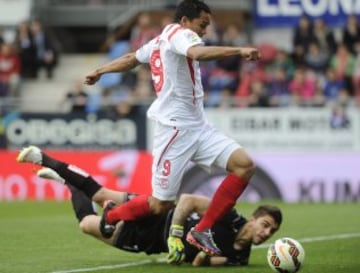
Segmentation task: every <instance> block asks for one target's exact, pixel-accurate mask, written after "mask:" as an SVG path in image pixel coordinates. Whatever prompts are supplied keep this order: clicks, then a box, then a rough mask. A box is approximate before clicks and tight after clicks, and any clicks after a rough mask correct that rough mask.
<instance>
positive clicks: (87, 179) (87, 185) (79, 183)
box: [42, 153, 101, 199]
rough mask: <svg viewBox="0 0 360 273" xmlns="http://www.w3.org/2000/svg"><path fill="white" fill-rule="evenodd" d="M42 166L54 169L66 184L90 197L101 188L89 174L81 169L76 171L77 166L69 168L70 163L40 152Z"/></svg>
mask: <svg viewBox="0 0 360 273" xmlns="http://www.w3.org/2000/svg"><path fill="white" fill-rule="evenodd" d="M42 166H45V167H49V168H51V169H53V170H54V171H56V172H57V173H58V174H59V175H60V176H61V177H62V178H64V179H65V181H66V184H70V185H72V186H74V187H76V188H78V189H79V190H81V191H83V192H84V193H85V194H86V196H87V197H89V198H90V199H91V198H92V197H93V196H94V194H95V193H96V192H97V191H98V190H99V189H100V188H101V185H99V184H98V183H97V182H96V181H95V180H94V179H93V178H92V177H91V176H90V175H87V176H86V174H84V173H83V172H82V171H78V169H79V168H77V167H73V168H69V166H70V165H68V164H66V163H64V162H61V161H59V160H56V159H54V158H51V157H50V156H48V155H46V154H44V153H42Z"/></svg>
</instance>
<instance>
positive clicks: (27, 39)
mask: <svg viewBox="0 0 360 273" xmlns="http://www.w3.org/2000/svg"><path fill="white" fill-rule="evenodd" d="M57 61H58V50H57V49H56V45H55V42H54V40H53V38H52V37H51V35H50V34H49V33H48V32H47V30H46V28H45V27H44V26H43V25H42V23H41V22H40V21H38V20H33V21H31V22H21V23H20V24H18V25H17V26H16V30H15V31H14V33H13V35H5V33H4V32H2V31H1V30H0V98H1V97H17V96H18V95H19V88H20V85H21V82H22V81H23V80H26V79H37V78H38V76H39V72H40V71H41V70H44V72H45V74H46V77H47V78H48V79H52V77H53V72H54V68H55V66H56V65H57Z"/></svg>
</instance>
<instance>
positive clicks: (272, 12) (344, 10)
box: [253, 0, 360, 27]
mask: <svg viewBox="0 0 360 273" xmlns="http://www.w3.org/2000/svg"><path fill="white" fill-rule="evenodd" d="M253 3H254V8H253V11H254V14H253V18H254V22H255V25H256V26H257V27H294V26H296V25H297V23H298V21H299V18H300V16H302V15H307V16H308V17H309V18H311V19H314V18H319V17H321V18H323V19H324V21H325V22H326V24H328V25H329V26H332V27H336V26H338V27H339V26H343V25H344V24H345V22H346V19H347V17H348V15H350V14H354V15H356V16H358V17H359V19H360V0H255V1H254V2H253Z"/></svg>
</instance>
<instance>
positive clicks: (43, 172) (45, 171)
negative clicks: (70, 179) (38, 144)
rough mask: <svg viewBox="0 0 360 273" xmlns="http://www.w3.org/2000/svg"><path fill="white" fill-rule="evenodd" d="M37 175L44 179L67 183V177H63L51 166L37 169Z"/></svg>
mask: <svg viewBox="0 0 360 273" xmlns="http://www.w3.org/2000/svg"><path fill="white" fill-rule="evenodd" d="M36 175H37V176H39V177H41V178H44V179H51V180H55V181H58V182H61V183H63V184H65V179H64V178H62V177H61V176H60V175H59V174H58V173H57V172H56V171H54V170H53V169H50V168H42V169H40V170H38V171H37V173H36Z"/></svg>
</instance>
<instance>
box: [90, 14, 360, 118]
mask: <svg viewBox="0 0 360 273" xmlns="http://www.w3.org/2000/svg"><path fill="white" fill-rule="evenodd" d="M170 22H171V18H170V17H164V18H163V20H161V21H160V23H159V24H155V25H154V24H153V21H152V20H151V18H150V16H149V14H147V13H143V14H140V15H139V16H138V18H137V21H136V24H135V25H134V26H133V27H132V29H131V33H130V37H127V38H124V35H123V33H124V30H123V29H122V28H120V29H119V30H118V31H117V32H115V33H114V34H113V35H112V36H111V37H110V38H109V40H108V41H107V42H106V46H107V49H108V52H107V54H108V55H107V58H108V59H109V60H112V59H114V58H117V57H118V56H120V55H122V54H124V53H126V52H128V51H133V50H136V49H137V48H139V47H140V46H141V45H142V44H144V43H145V42H147V41H149V40H150V39H152V38H154V37H155V36H157V35H158V34H159V33H160V31H161V29H162V27H163V26H164V25H166V24H168V23H170ZM340 32H341V33H340V34H341V35H340V38H336V35H335V33H334V30H332V29H331V28H329V27H328V26H327V25H326V24H325V22H324V21H323V20H322V19H321V18H318V19H316V20H314V21H311V20H310V19H309V18H307V17H306V16H303V17H301V19H300V20H299V24H298V26H297V27H296V28H294V30H293V40H292V50H291V51H290V52H288V51H285V50H284V49H281V48H276V47H275V46H274V45H273V44H271V43H266V44H260V45H255V46H257V47H258V48H259V49H260V51H261V53H262V60H261V61H260V62H256V63H255V62H254V63H252V62H251V63H249V62H244V61H242V60H241V59H240V58H239V57H231V58H227V59H225V60H220V61H213V62H204V63H201V67H202V73H203V85H204V89H205V92H206V99H205V106H206V107H218V108H230V107H289V106H297V107H323V106H326V105H332V106H334V108H335V107H336V109H339V107H340V108H344V107H345V108H346V107H347V106H348V105H355V106H360V27H359V23H358V22H357V18H356V17H355V16H349V17H348V19H347V22H346V24H345V25H344V26H343V27H342V29H341V30H340ZM204 40H205V43H206V44H207V45H231V46H248V45H251V37H250V36H249V34H248V33H247V32H246V31H245V30H244V29H242V28H240V27H239V26H238V25H236V24H229V25H227V26H226V27H225V28H224V29H219V28H218V27H217V24H216V22H214V23H213V24H212V25H211V26H210V27H209V29H208V33H207V34H206V36H205V37H204ZM100 86H101V88H102V90H103V91H102V97H103V98H102V100H101V99H100V100H97V101H98V103H97V105H94V104H92V107H90V108H91V111H99V110H103V109H104V108H103V107H104V105H107V104H106V103H99V102H100V101H103V102H104V101H111V102H112V103H113V104H115V105H116V106H115V107H110V108H111V109H112V111H114V108H115V112H117V111H120V112H121V113H120V114H124V113H126V112H127V111H131V110H132V109H133V108H132V106H131V105H132V104H133V102H134V101H137V102H140V104H141V102H144V103H145V104H146V102H149V101H151V99H152V98H153V96H154V91H153V88H152V86H151V73H150V71H149V69H148V68H147V67H142V68H140V69H138V70H135V71H131V72H129V73H126V74H120V75H119V74H112V75H106V77H104V78H102V80H101V82H100ZM93 101H96V100H93ZM119 105H120V106H119ZM124 105H127V106H126V107H125V106H124Z"/></svg>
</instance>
